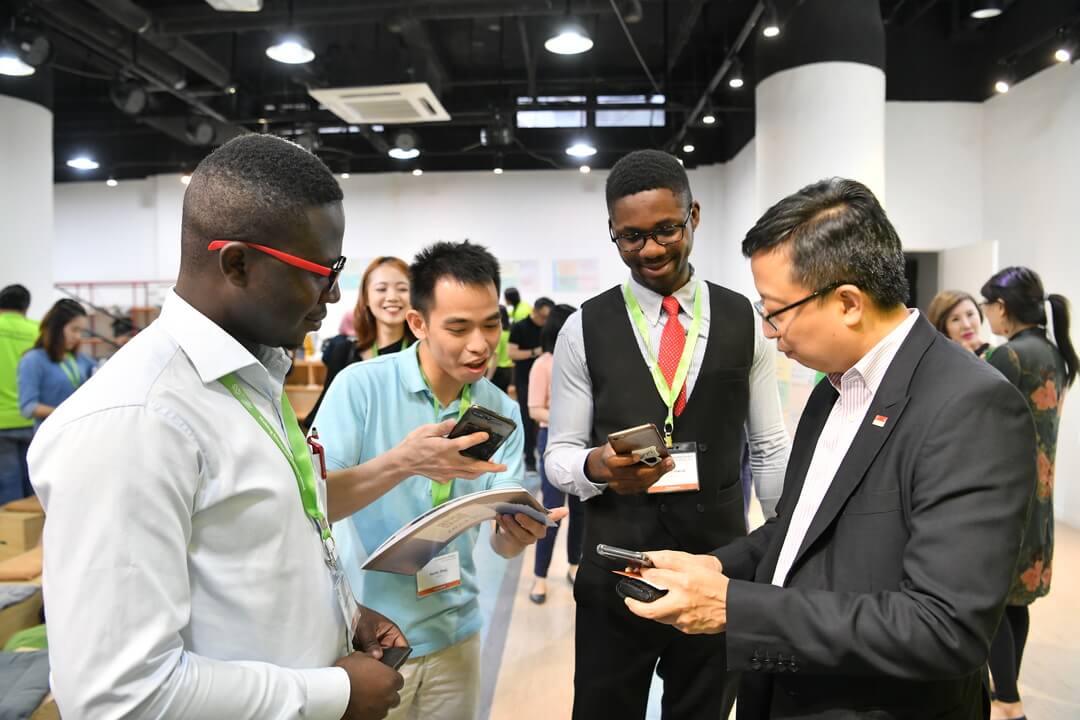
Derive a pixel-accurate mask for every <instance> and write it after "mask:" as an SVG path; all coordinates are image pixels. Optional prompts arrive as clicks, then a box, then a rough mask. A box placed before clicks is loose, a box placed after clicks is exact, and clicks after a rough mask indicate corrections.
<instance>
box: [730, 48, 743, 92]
mask: <svg viewBox="0 0 1080 720" xmlns="http://www.w3.org/2000/svg"><path fill="white" fill-rule="evenodd" d="M727 84H728V87H730V88H732V89H733V90H738V89H740V88H741V87H742V86H743V85H745V84H746V81H745V80H743V68H742V60H740V59H739V58H738V56H736V57H735V58H733V59H732V61H731V71H730V72H729V73H728V81H727Z"/></svg>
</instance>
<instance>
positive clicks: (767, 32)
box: [761, 25, 780, 38]
mask: <svg viewBox="0 0 1080 720" xmlns="http://www.w3.org/2000/svg"><path fill="white" fill-rule="evenodd" d="M761 34H762V35H764V36H765V37H767V38H774V37H776V36H777V35H779V34H780V26H779V25H766V26H765V27H764V28H762V29H761Z"/></svg>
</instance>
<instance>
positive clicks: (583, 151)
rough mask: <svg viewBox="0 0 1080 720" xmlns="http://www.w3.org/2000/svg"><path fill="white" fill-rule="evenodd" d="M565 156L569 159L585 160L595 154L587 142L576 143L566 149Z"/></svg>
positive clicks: (593, 148)
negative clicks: (569, 157) (568, 156)
mask: <svg viewBox="0 0 1080 720" xmlns="http://www.w3.org/2000/svg"><path fill="white" fill-rule="evenodd" d="M566 154H567V155H570V156H571V157H577V158H587V157H592V156H593V155H595V154H596V148H595V147H593V146H592V145H591V144H589V143H587V142H576V143H574V144H573V145H571V146H570V147H568V148H566Z"/></svg>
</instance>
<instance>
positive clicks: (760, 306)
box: [753, 280, 855, 332]
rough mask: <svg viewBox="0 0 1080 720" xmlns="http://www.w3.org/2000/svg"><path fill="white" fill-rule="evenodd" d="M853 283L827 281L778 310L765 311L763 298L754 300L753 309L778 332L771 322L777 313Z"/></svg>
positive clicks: (781, 313) (782, 312)
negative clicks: (824, 284)
mask: <svg viewBox="0 0 1080 720" xmlns="http://www.w3.org/2000/svg"><path fill="white" fill-rule="evenodd" d="M854 284H855V283H849V282H847V281H846V280H841V281H839V282H834V283H829V284H828V285H826V286H825V287H823V288H821V289H819V290H815V291H814V292H812V293H810V294H809V295H807V296H806V297H804V298H803V299H802V300H796V301H795V302H793V303H791V304H790V305H785V306H784V307H782V308H780V309H779V310H775V311H773V312H767V311H766V310H765V301H764V300H758V301H757V302H755V303H754V304H753V305H754V310H756V311H757V314H758V315H759V316H761V319H762V320H763V321H764V322H765V323H767V324H768V326H769V327H771V328H772V329H773V331H774V332H780V328H778V327H777V326H776V323H775V322H773V318H775V317H777V316H779V315H783V314H784V313H786V312H787V311H788V310H794V309H795V308H797V307H799V306H800V305H805V304H806V303H808V302H810V301H811V300H813V299H814V298H819V297H821V296H822V295H826V294H828V293H831V292H832V291H833V290H835V289H836V288H838V287H840V286H841V285H854Z"/></svg>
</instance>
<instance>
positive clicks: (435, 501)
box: [416, 353, 472, 507]
mask: <svg viewBox="0 0 1080 720" xmlns="http://www.w3.org/2000/svg"><path fill="white" fill-rule="evenodd" d="M416 365H417V367H419V368H420V377H422V378H423V379H424V384H425V385H427V389H428V392H430V393H431V404H432V405H433V406H434V407H435V422H439V410H441V409H442V407H441V406H440V405H439V398H438V397H436V395H435V391H434V390H432V389H431V383H430V382H429V381H428V379H427V375H425V374H424V367H423V366H422V365H420V353H416ZM470 405H472V385H466V386H465V387H463V388H461V402H460V404H459V405H458V414H457V417H458V420H460V419H461V418H462V417H464V415H465V411H467V410H468V409H469V406H470ZM447 407H449V406H447ZM453 489H454V481H453V480H451V481H450V482H448V483H437V482H435V481H434V480H432V481H431V507H438V506H439V505H442V504H443V503H444V502H446V501H447V500H449V499H450V493H451V492H452V491H453Z"/></svg>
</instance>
